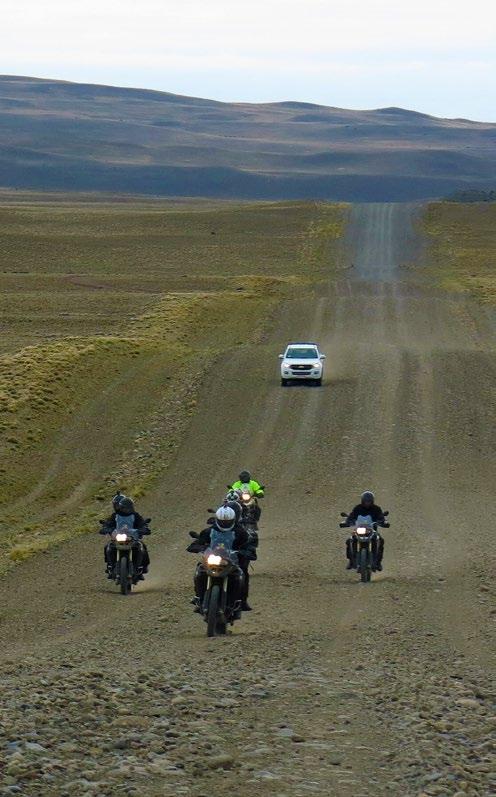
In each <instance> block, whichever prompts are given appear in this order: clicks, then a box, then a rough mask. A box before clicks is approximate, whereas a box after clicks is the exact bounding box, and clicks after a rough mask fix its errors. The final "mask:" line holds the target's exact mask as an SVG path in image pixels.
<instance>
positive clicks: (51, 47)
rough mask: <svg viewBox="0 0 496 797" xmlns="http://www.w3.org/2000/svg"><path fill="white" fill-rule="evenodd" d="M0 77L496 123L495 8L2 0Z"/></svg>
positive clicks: (453, 2)
mask: <svg viewBox="0 0 496 797" xmlns="http://www.w3.org/2000/svg"><path fill="white" fill-rule="evenodd" d="M0 8H1V22H0V72H2V73H4V74H24V75H34V76H37V77H51V78H62V79H66V80H75V81H82V82H93V83H109V84H112V85H121V86H139V87H145V88H154V89H160V90H164V91H172V92H176V93H179V94H189V95H194V96H200V97H209V98H213V99H219V100H229V101H231V100H235V101H250V102H267V101H277V100H287V99H290V100H304V101H308V102H317V103H322V104H325V105H335V106H340V107H348V108H377V107H384V106H390V105H399V106H402V107H405V108H412V109H415V110H420V111H425V112H427V113H432V114H436V115H438V116H450V117H458V116H463V117H469V118H473V119H481V120H486V121H496V2H495V0H491V1H489V0H463V2H461V0H415V1H414V2H413V1H412V0H396V2H391V0H297V1H296V0H249V1H247V0H77V2H74V0H1V5H0Z"/></svg>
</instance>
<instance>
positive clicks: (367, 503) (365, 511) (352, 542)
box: [342, 490, 386, 570]
mask: <svg viewBox="0 0 496 797" xmlns="http://www.w3.org/2000/svg"><path fill="white" fill-rule="evenodd" d="M367 515H368V516H369V517H370V518H371V519H372V523H377V524H378V525H379V526H383V525H384V524H385V522H386V518H385V515H384V512H383V511H382V509H381V507H380V506H378V504H376V503H375V495H374V493H373V492H372V491H371V490H365V492H363V493H362V495H361V496H360V503H359V504H357V505H356V506H355V507H354V509H352V511H351V512H350V514H349V515H348V517H347V518H346V520H345V522H344V523H343V524H342V525H343V526H354V525H355V523H356V521H357V520H358V518H359V517H366V516H367ZM372 551H373V554H374V560H375V569H376V570H382V557H383V556H384V539H383V538H382V537H381V535H380V534H379V532H377V536H376V538H375V540H374V541H373V542H372ZM346 556H347V558H348V564H347V566H346V567H347V570H353V569H354V568H355V567H356V539H355V537H354V536H351V537H348V539H347V540H346Z"/></svg>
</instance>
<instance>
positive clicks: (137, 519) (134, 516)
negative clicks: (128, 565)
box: [100, 492, 150, 581]
mask: <svg viewBox="0 0 496 797" xmlns="http://www.w3.org/2000/svg"><path fill="white" fill-rule="evenodd" d="M112 507H113V509H114V511H113V512H112V514H111V515H110V517H108V518H107V519H106V520H105V521H104V522H103V523H102V527H101V529H100V534H112V532H113V531H115V530H116V528H119V527H120V526H127V527H128V528H130V529H136V530H137V531H138V532H139V537H140V540H141V544H142V546H143V550H142V551H140V550H139V548H135V549H133V564H134V565H135V567H136V569H137V571H138V574H139V575H138V578H139V580H140V581H143V573H148V566H149V564H150V556H149V554H148V549H147V547H146V545H145V544H144V542H143V540H142V537H144V536H146V535H148V534H150V529H149V528H148V526H147V525H146V523H145V520H144V519H143V518H142V516H141V515H140V514H139V512H136V511H135V509H134V503H133V501H132V499H131V498H128V497H127V496H126V495H123V494H122V493H121V492H117V493H116V494H115V495H114V497H113V498H112ZM104 557H105V563H106V565H107V567H106V573H107V578H109V579H113V578H114V577H115V573H114V569H115V563H116V560H117V552H116V550H115V545H114V544H113V543H112V541H111V540H109V542H108V543H107V544H106V545H105V548H104Z"/></svg>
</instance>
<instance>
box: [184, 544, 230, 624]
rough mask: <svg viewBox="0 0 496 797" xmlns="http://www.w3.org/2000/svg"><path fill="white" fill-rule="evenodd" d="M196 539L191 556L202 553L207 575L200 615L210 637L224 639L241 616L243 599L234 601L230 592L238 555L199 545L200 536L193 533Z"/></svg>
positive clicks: (191, 549) (222, 548) (218, 547)
mask: <svg viewBox="0 0 496 797" xmlns="http://www.w3.org/2000/svg"><path fill="white" fill-rule="evenodd" d="M190 536H191V537H193V539H195V540H196V542H193V543H191V544H190V545H189V547H188V551H189V552H190V553H201V554H202V559H201V563H200V567H201V568H202V569H203V570H204V571H205V573H206V575H207V587H206V590H205V594H204V596H203V600H202V601H201V602H200V601H198V608H199V610H200V614H201V615H202V616H203V619H204V620H205V622H206V624H207V636H208V637H213V636H222V635H224V634H225V633H226V630H227V626H228V625H233V624H234V622H235V621H236V620H237V619H238V617H239V610H240V607H241V600H239V599H236V600H234V601H233V600H232V599H231V596H230V594H229V593H230V590H229V582H230V577H231V575H233V574H234V572H235V571H236V570H238V567H239V565H238V553H237V551H230V550H228V549H227V548H225V547H224V546H214V547H210V546H204V545H202V544H201V543H200V542H198V537H199V535H198V534H197V533H196V532H194V531H191V532H190Z"/></svg>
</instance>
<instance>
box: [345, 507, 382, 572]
mask: <svg viewBox="0 0 496 797" xmlns="http://www.w3.org/2000/svg"><path fill="white" fill-rule="evenodd" d="M387 515H389V512H384V517H387ZM341 517H348V515H347V513H346V512H341ZM339 525H340V527H341V528H348V527H349V526H348V523H340V524H339ZM378 525H379V524H378V523H374V522H373V521H372V518H371V517H370V515H359V516H358V518H357V519H356V521H355V525H354V526H353V527H351V536H352V538H353V549H354V551H355V565H356V570H357V573H359V574H360V581H361V582H362V583H364V584H367V583H368V582H369V581H370V580H371V577H372V572H375V570H376V563H375V553H376V550H377V545H378V542H379V534H378V532H377V527H378ZM380 525H381V526H382V527H383V528H389V523H386V522H384V523H381V524H380Z"/></svg>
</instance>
